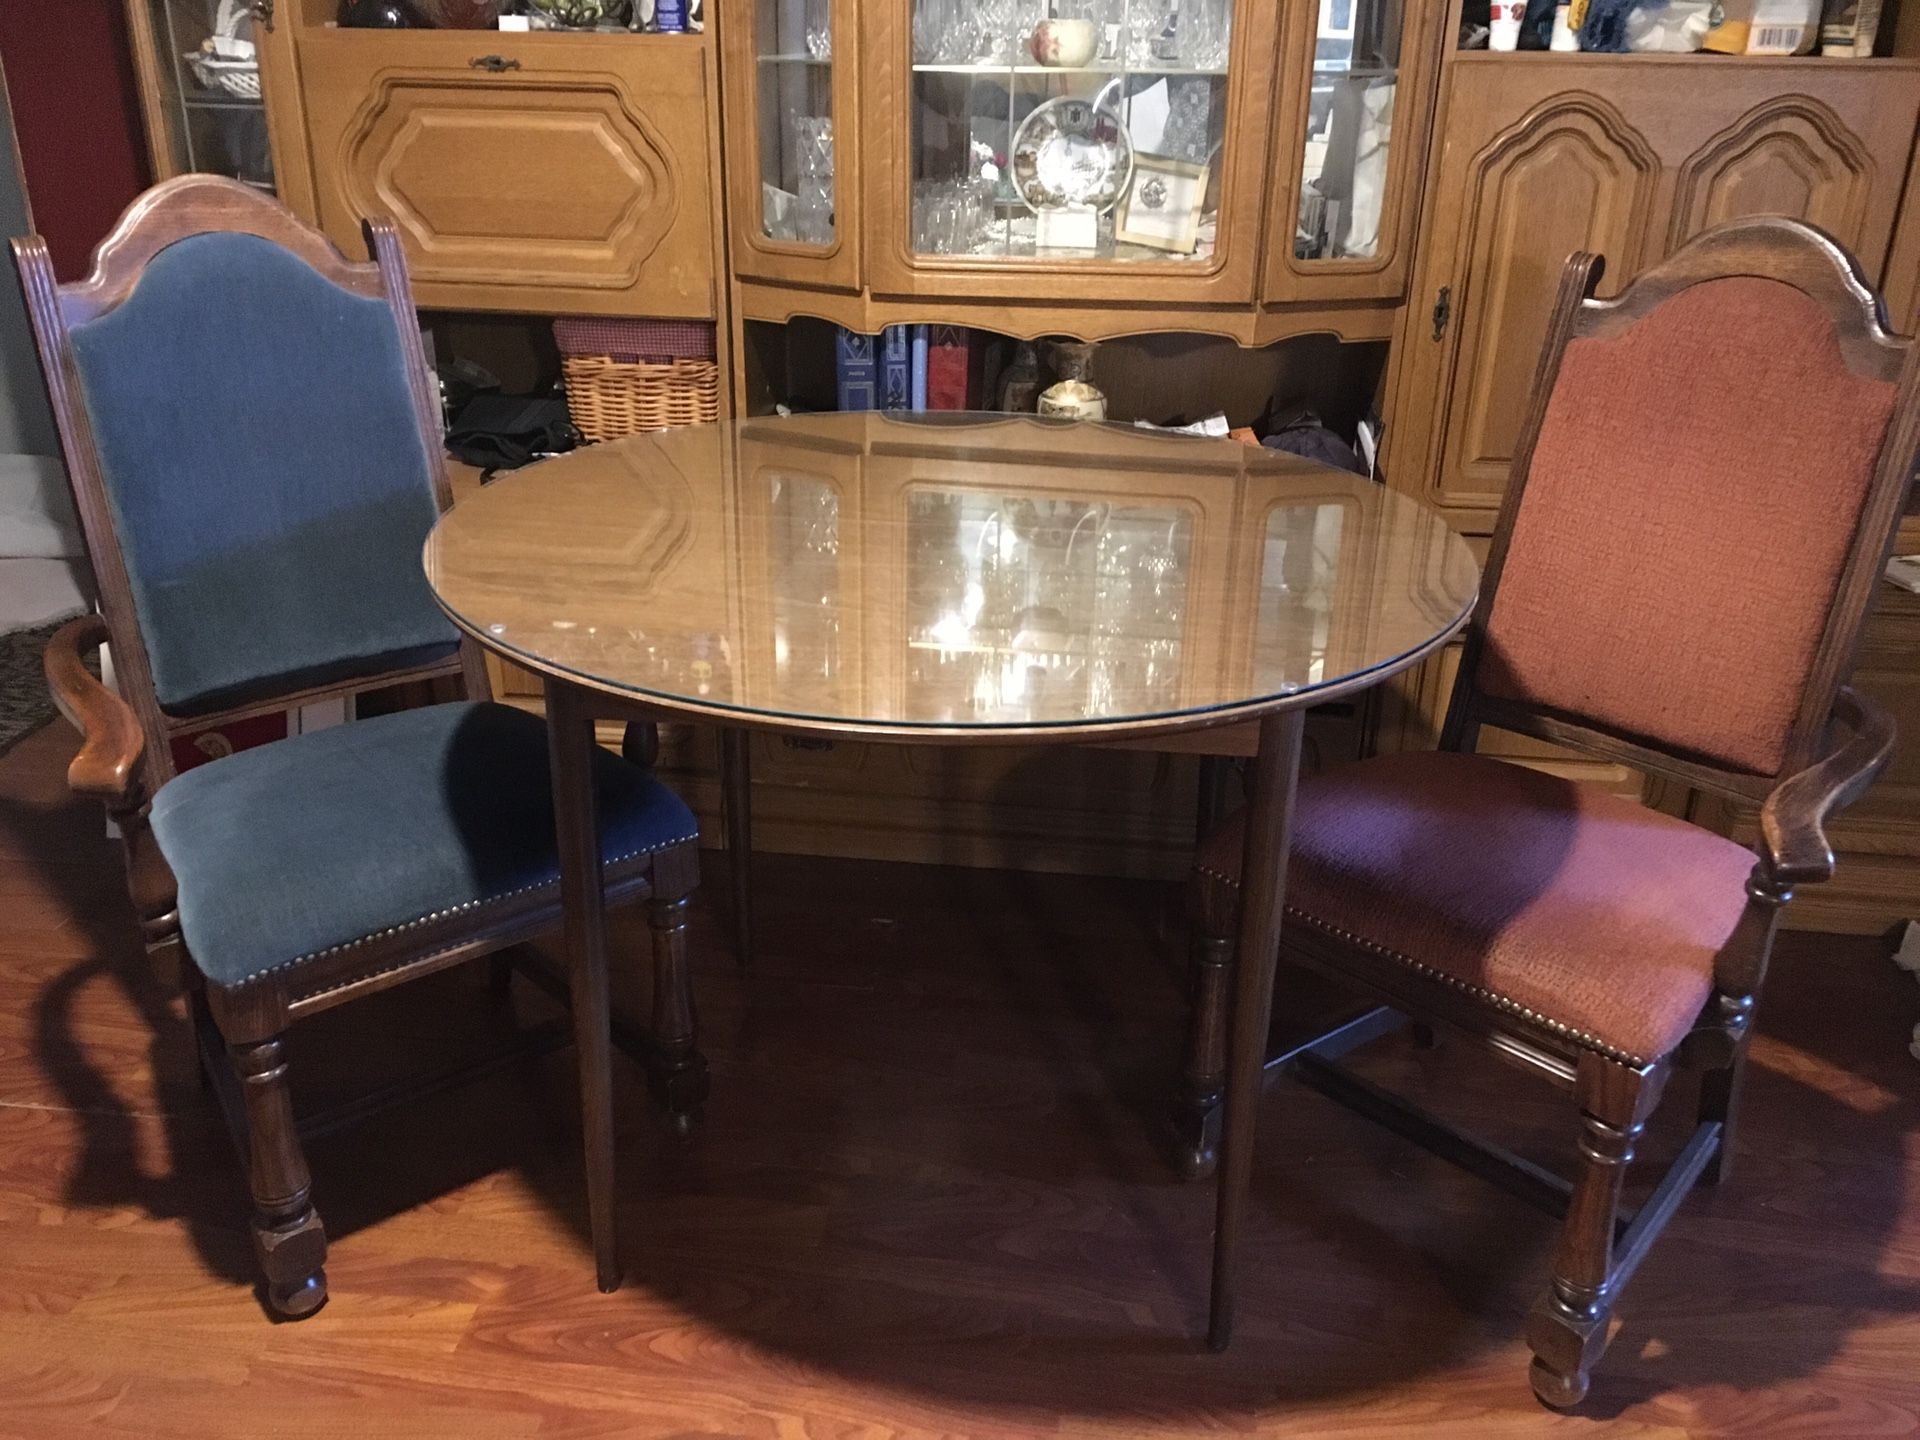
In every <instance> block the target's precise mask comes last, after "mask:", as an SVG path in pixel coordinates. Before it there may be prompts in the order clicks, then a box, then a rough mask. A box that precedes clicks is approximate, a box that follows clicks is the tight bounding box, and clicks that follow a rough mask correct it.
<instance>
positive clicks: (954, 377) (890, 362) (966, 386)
mask: <svg viewBox="0 0 1920 1440" xmlns="http://www.w3.org/2000/svg"><path fill="white" fill-rule="evenodd" d="M988 340H989V337H988V336H987V335H985V334H983V333H982V332H980V331H977V330H972V329H969V328H968V327H966V326H964V325H889V326H887V328H886V329H885V330H882V331H881V332H880V333H879V334H878V335H860V334H856V333H855V332H853V331H851V330H847V329H842V330H840V332H839V334H838V336H837V343H836V344H835V346H834V365H835V372H836V377H837V379H838V381H839V386H838V389H839V405H840V408H841V409H842V410H906V411H913V410H982V409H986V408H988V406H989V404H990V401H989V399H988V396H987V393H986V389H987V387H986V368H987V366H986V359H987V343H988Z"/></svg>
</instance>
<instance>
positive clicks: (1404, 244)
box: [1261, 0, 1455, 304]
mask: <svg viewBox="0 0 1920 1440" xmlns="http://www.w3.org/2000/svg"><path fill="white" fill-rule="evenodd" d="M1454 19H1455V16H1454V14H1453V12H1452V8H1451V7H1450V6H1447V5H1444V4H1440V3H1438V0H1404V3H1403V0H1357V3H1356V0H1311V3H1307V4H1304V5H1299V6H1291V7H1283V19H1282V23H1283V25H1284V26H1285V27H1286V28H1285V31H1284V33H1283V36H1282V41H1281V50H1280V67H1281V69H1280V73H1281V84H1280V86H1279V87H1278V88H1279V94H1280V96H1281V98H1280V99H1279V100H1277V101H1276V104H1275V117H1274V118H1275V128H1274V140H1275V143H1274V168H1273V179H1272V182H1271V184H1270V185H1269V187H1268V196H1267V203H1268V207H1269V208H1268V215H1267V256H1266V265H1265V275H1264V280H1263V289H1262V293H1261V299H1262V300H1263V301H1265V302H1266V303H1268V304H1281V303H1288V302H1297V301H1301V300H1350V299H1351V300H1368V299H1381V300H1386V299H1395V298H1398V297H1399V296H1400V295H1402V294H1404V293H1405V292H1406V286H1407V257H1408V255H1409V254H1410V252H1411V251H1412V249H1413V225H1414V216H1415V214H1416V213H1417V209H1418V202H1419V191H1420V180H1421V176H1422V174H1423V173H1424V170H1425V162H1426V149H1427V120H1428V116H1429V115H1430V113H1431V111H1432V109H1433V94H1434V88H1435V85H1436V83H1437V81H1438V70H1439V61H1440V52H1441V43H1442V36H1441V33H1440V32H1441V31H1442V30H1448V31H1450V30H1451V27H1452V25H1453V21H1454ZM1447 43H1449V44H1450V43H1451V38H1450V36H1449V38H1448V40H1447Z"/></svg>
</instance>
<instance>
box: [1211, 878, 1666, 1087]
mask: <svg viewBox="0 0 1920 1440" xmlns="http://www.w3.org/2000/svg"><path fill="white" fill-rule="evenodd" d="M1193 868H1194V871H1195V873H1196V874H1200V875H1204V876H1206V877H1207V878H1208V879H1210V880H1215V881H1218V882H1219V883H1220V884H1222V885H1225V886H1226V887H1227V888H1228V889H1230V890H1236V891H1237V890H1238V889H1239V888H1240V881H1239V879H1238V878H1236V877H1235V876H1231V875H1226V874H1222V873H1221V872H1220V871H1218V870H1215V869H1213V868H1212V867H1211V866H1207V865H1195V866H1194V867H1193ZM1283 908H1284V911H1285V913H1286V914H1287V915H1288V916H1290V917H1292V918H1293V919H1295V920H1299V921H1302V922H1304V923H1305V924H1307V925H1311V926H1312V927H1313V928H1314V929H1316V930H1318V931H1320V932H1321V933H1322V934H1324V935H1331V936H1333V937H1334V938H1335V939H1338V940H1344V941H1346V942H1347V943H1348V944H1349V945H1353V946H1356V947H1358V948H1359V949H1362V950H1365V951H1368V952H1370V953H1371V954H1374V955H1379V956H1381V957H1383V958H1385V959H1388V960H1391V961H1393V962H1394V963H1395V964H1397V965H1404V966H1406V968H1407V969H1409V970H1411V971H1413V972H1414V973H1415V974H1417V975H1419V976H1421V977H1422V978H1424V979H1427V980H1434V981H1438V982H1439V983H1440V984H1442V985H1445V986H1448V987H1449V988H1450V989H1454V990H1458V991H1459V992H1460V993H1461V994H1463V995H1468V996H1471V997H1472V998H1473V999H1475V1000H1479V1001H1482V1002H1483V1003H1485V1004H1488V1005H1491V1006H1493V1007H1494V1008H1495V1009H1496V1010H1500V1011H1504V1012H1505V1013H1506V1014H1509V1015H1518V1016H1519V1017H1520V1018H1521V1019H1523V1020H1528V1021H1531V1022H1532V1023H1533V1024H1535V1025H1538V1026H1540V1027H1541V1028H1542V1029H1545V1030H1551V1031H1552V1032H1553V1033H1554V1034H1556V1035H1559V1036H1561V1037H1562V1038H1563V1039H1567V1040H1571V1041H1573V1042H1574V1043H1575V1044H1577V1045H1582V1046H1585V1047H1586V1048H1587V1049H1589V1050H1591V1051H1593V1052H1594V1053H1595V1054H1596V1055H1601V1056H1604V1057H1605V1058H1606V1059H1608V1060H1612V1061H1615V1062H1616V1063H1618V1064H1621V1065H1631V1066H1632V1067H1633V1068H1634V1069H1636V1070H1640V1069H1644V1068H1646V1067H1647V1066H1648V1065H1650V1064H1652V1063H1653V1062H1652V1061H1650V1060H1642V1059H1640V1058H1639V1057H1638V1056H1636V1055H1630V1054H1628V1053H1627V1052H1626V1051H1625V1050H1621V1049H1618V1048H1617V1047H1615V1046H1612V1045H1609V1044H1607V1043H1606V1042H1605V1041H1604V1040H1601V1039H1600V1038H1599V1037H1598V1036H1595V1035H1590V1034H1588V1033H1587V1032H1586V1031H1585V1030H1576V1029H1574V1028H1573V1026H1571V1025H1567V1024H1564V1023H1562V1022H1561V1021H1559V1020H1553V1019H1549V1018H1548V1017H1547V1016H1545V1015H1542V1014H1541V1013H1540V1012H1539V1011H1538V1010H1530V1009H1528V1008H1527V1007H1526V1006H1525V1005H1522V1004H1520V1003H1519V1002H1518V1001H1514V1000H1509V999H1508V998H1507V997H1506V996H1504V995H1501V994H1499V993H1497V992H1495V991H1492V990H1488V989H1486V988H1485V987H1484V986H1480V985H1474V984H1471V983H1470V982H1468V981H1465V980H1462V979H1461V978H1460V977H1459V976H1457V975H1449V974H1448V973H1447V972H1446V971H1444V970H1436V969H1434V967H1433V966H1431V965H1425V964H1422V963H1421V962H1420V961H1418V960H1415V959H1414V958H1413V957H1412V956H1410V955H1403V954H1401V953H1400V952H1399V951H1398V950H1393V949H1390V948H1388V947H1387V946H1385V945H1381V944H1378V943H1377V942H1375V941H1372V940H1369V939H1367V938H1366V937H1365V936H1361V935H1355V934H1354V933H1353V932H1352V931H1350V930H1343V929H1341V928H1340V927H1339V926H1338V925H1329V924H1328V923H1327V922H1326V921H1324V920H1322V919H1320V918H1319V917H1318V916H1316V915H1310V914H1308V913H1307V912H1306V911H1304V910H1302V909H1300V908H1299V907H1298V906H1295V905H1287V906H1285V907H1283Z"/></svg>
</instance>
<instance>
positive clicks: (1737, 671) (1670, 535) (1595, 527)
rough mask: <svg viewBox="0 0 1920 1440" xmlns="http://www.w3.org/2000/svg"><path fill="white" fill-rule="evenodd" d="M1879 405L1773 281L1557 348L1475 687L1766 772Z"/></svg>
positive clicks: (1885, 387) (1709, 287)
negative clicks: (1556, 370)
mask: <svg viewBox="0 0 1920 1440" xmlns="http://www.w3.org/2000/svg"><path fill="white" fill-rule="evenodd" d="M1893 401H1894V387H1893V386H1892V385H1890V384H1885V383H1882V382H1880V381H1875V380H1868V379H1862V378H1860V377H1859V376H1856V375H1854V374H1853V373H1852V372H1851V371H1849V370H1848V369H1847V367H1846V364H1845V361H1844V359H1843V358H1842V356H1841V353H1840V348H1839V345H1838V343H1837V341H1836V339H1835V336H1834V331H1833V325H1832V322H1831V321H1830V320H1829V319H1828V318H1827V314H1826V312H1825V310H1823V309H1822V308H1821V307H1820V306H1819V305H1818V304H1816V303H1815V302H1814V301H1813V300H1811V299H1809V298H1808V297H1807V296H1806V295H1804V294H1802V293H1801V292H1800V291H1798V290H1796V289H1794V288H1793V287H1792V286H1789V285H1785V284H1782V283H1780V282H1778V281H1774V280H1763V279H1758V278H1753V277H1740V278H1734V279H1724V280H1712V281H1707V282H1705V283H1703V284H1699V285H1695V286H1693V287H1692V288H1690V289H1688V290H1686V291H1683V292H1682V293H1680V294H1679V295H1676V296H1674V297H1673V298H1672V299H1670V300H1668V301H1667V302H1666V303H1665V304H1663V305H1661V306H1660V307H1659V308H1658V309H1657V310H1655V311H1654V312H1653V313H1652V314H1650V315H1648V316H1647V317H1645V318H1644V319H1643V320H1641V321H1640V322H1639V323H1638V324H1636V325H1635V326H1633V327H1632V329H1630V330H1628V331H1626V332H1625V333H1623V334H1620V335H1617V336H1612V337H1609V338H1605V339H1600V338H1587V339H1577V340H1574V341H1573V342H1572V343H1571V344H1570V345H1569V346H1568V347H1567V352H1566V360H1565V363H1564V364H1563V366H1562V367H1561V371H1560V377H1559V380H1558V383H1557V384H1556V385H1555V387H1554V391H1553V398H1552V400H1551V402H1550V404H1549V406H1548V409H1547V416H1546V421H1545V423H1544V425H1543V426H1542V427H1541V431H1540V439H1539V444H1538V446H1537V448H1536V450H1535V453H1534V459H1533V468H1532V473H1531V475H1530V477H1529V479H1528V481H1527V488H1526V494H1525V498H1524V500H1523V501H1522V503H1521V507H1520V513H1519V515H1518V517H1517V519H1516V522H1515V526H1514V531H1513V539H1512V544H1511V548H1510V550H1509V552H1508V555H1507V563H1506V568H1505V570H1504V572H1503V573H1502V575H1501V577H1500V583H1499V589H1498V592H1497V593H1496V595H1495V598H1494V603H1493V609H1492V611H1491V612H1490V614H1489V617H1488V646H1487V651H1486V658H1485V664H1484V668H1483V669H1482V671H1481V675H1480V683H1481V685H1482V687H1483V688H1484V689H1485V691H1486V692H1487V693H1488V694H1490V695H1494V696H1500V697H1505V698H1508V699H1515V700H1522V701H1526V702H1529V703H1532V704H1536V705H1540V706H1543V707H1546V708H1548V709H1551V710H1555V711H1559V712H1562V713H1565V714H1568V715H1571V716H1576V717H1580V718H1583V719H1586V720H1589V721H1591V722H1593V723H1596V724H1598V725H1600V726H1603V727H1605V728H1607V729H1610V730H1613V731H1616V732H1619V733H1623V734H1626V735H1630V736H1635V737H1638V738H1641V739H1644V740H1648V741H1651V742H1653V743H1654V744H1657V745H1660V746H1664V747H1667V748H1671V749H1675V750H1679V751H1682V752H1685V753H1687V754H1689V755H1692V756H1695V757H1699V758H1702V759H1706V760H1709V761H1713V762H1717V763H1719V764H1722V765H1726V766H1729V767H1732V768H1735V769H1740V770H1745V771H1750V772H1752V773H1755V774H1761V775H1771V774H1775V773H1777V772H1778V770H1779V768H1780V765H1781V761H1782V758H1783V755H1784V753H1785V745H1786V737H1787V732H1788V731H1789V729H1790V728H1791V726H1792V724H1793V720H1794V717H1795V715H1796V713H1797V711H1798V709H1799V706H1800V702H1801V696H1802V692H1803V690H1804V689H1805V686H1806V680H1807V675H1808V672H1809V670H1810V669H1811V666H1812V660H1813V654H1814V650H1815V648H1816V647H1817V645H1818V643H1819V639H1820V635H1821V631H1822V629H1823V627H1824V626H1825V623H1826V618H1827V613H1828V611H1829V609H1830V608H1831V605H1832V601H1833V597H1834V593H1835V590H1836V587H1837V584H1838V579H1839V575H1840V571H1841V568H1842V566H1843V564H1844V563H1845V560H1846V557H1847V553H1848V551H1849V548H1850V546H1851V544H1852V541H1853V535H1854V531H1855V529H1856V527H1857V525H1858V522H1859V517H1860V508H1861V504H1862V502H1863V500H1864V497H1865V494H1866V491H1867V487H1868V483H1869V481H1870V480H1871V478H1872V472H1873V466H1874V462H1875V460H1876V458H1877V456H1878V454H1879V450H1880V443H1881V439H1882V437H1883V435H1884V434H1885V432H1886V428H1887V422H1888V418H1889V416H1890V415H1891V413H1892V409H1893Z"/></svg>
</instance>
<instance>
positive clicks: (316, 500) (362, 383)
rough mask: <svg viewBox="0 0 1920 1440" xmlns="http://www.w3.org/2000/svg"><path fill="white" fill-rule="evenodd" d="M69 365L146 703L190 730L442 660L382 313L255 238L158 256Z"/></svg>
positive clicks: (420, 461) (204, 239) (419, 502)
mask: <svg viewBox="0 0 1920 1440" xmlns="http://www.w3.org/2000/svg"><path fill="white" fill-rule="evenodd" d="M73 355H74V361H75V364H76V366H77V368H78V369H79V372H80V378H81V382H82V389H83V391H84V395H85V400H86V407H87V414H88V416H89V418H90V419H91V421H92V423H93V432H94V438H95V441H96V443H97V446H98V450H99V456H100V465H101V469H102V471H103V472H104V474H105V479H106V489H107V494H108V498H109V500H110V502H111V505H112V509H113V514H114V526H115V529H116V530H117V531H118V534H119V540H120V548H121V551H122V553H123V555H124V556H125V558H126V564H127V570H128V573H129V576H130V578H131V580H132V587H133V599H134V608H135V610H136V612H137V613H138V615H139V619H140V628H141V633H142V635H143V637H144V639H145V641H146V645H147V653H148V657H149V658H150V660H151V661H152V664H153V679H154V689H155V691H156V692H157V694H158V696H159V700H160V704H161V706H162V707H163V708H164V709H166V710H167V711H169V712H171V713H173V714H176V715H195V714H204V713H206V712H208V711H211V710H218V709H221V708H224V707H226V706H229V705H233V704H238V703H241V702H243V701H247V700H252V699H257V698H266V697H271V696H274V695H278V694H284V693H286V692H288V691H291V690H297V689H301V688H303V687H306V686H309V685H320V684H326V683H330V682H332V681H336V680H341V679H346V678H349V677H351V676H354V675H360V674H370V673H377V672H379V671H381V670H386V669H392V668H396V667H399V666H403V665H411V664H418V663H424V662H426V661H429V660H433V659H437V658H440V657H442V656H445V655H448V654H451V653H452V652H453V649H454V644H455V640H456V638H457V637H456V635H455V632H454V630H453V627H452V626H451V625H450V624H448V622H447V620H446V618H445V616H443V615H442V614H441V613H440V609H439V607H438V606H437V605H435V604H434V601H433V596H432V594H431V593H430V592H429V591H428V589H427V583H426V577H425V575H424V573H423V572H422V570H421V567H420V547H421V545H422V544H423V543H424V542H425V540H426V536H427V531H428V530H429V529H431V528H432V526H433V522H434V520H435V518H436V516H437V513H438V511H437V508H436V506H435V503H434V497H433V489H432V481H431V472H430V470H429V462H428V457H427V454H426V450H425V447H424V446H423V445H422V444H421V439H420V431H419V427H418V424H417V422H416V420H415V416H414V409H413V398H412V394H411V391H410V389H409V387H408V382H407V374H406V366H405V360H404V352H403V351H402V349H401V340H400V334H399V331H398V330H397V329H396V327H395V325H394V322H393V315H392V313H391V312H390V311H389V310H388V308H387V305H386V302H385V301H383V300H374V299H368V298H365V297H363V296H359V295H354V294H352V293H350V292H348V291H345V290H342V289H340V288H339V287H338V286H337V285H334V284H333V283H332V282H330V281H328V280H327V279H325V278H324V277H322V276H321V275H319V274H318V273H316V272H315V271H314V270H313V269H312V268H311V267H309V266H308V265H307V264H306V263H305V262H304V261H302V260H300V259H298V258H297V257H295V256H293V255H290V254H288V253H287V252H286V251H284V250H282V249H280V248H279V247H278V246H277V245H273V244H271V243H270V242H268V241H266V240H262V239H260V238H258V237H257V236H253V235H236V234H225V233H212V234H205V235H195V236H191V237H189V238H188V239H185V240H182V241H179V242H178V243H177V244H174V245H171V246H169V247H168V248H167V249H165V250H163V251H161V252H160V254H159V255H157V256H156V257H155V258H154V260H153V262H152V263H151V264H150V265H148V266H147V269H146V273H145V274H144V275H143V276H142V277H141V279H140V283H139V285H138V286H137V287H136V288H135V290H134V292H133V294H132V295H130V296H129V297H128V298H127V299H126V300H125V301H124V302H123V303H122V304H120V305H119V306H118V307H117V308H115V309H113V310H111V311H109V312H108V313H107V314H105V315H103V316H101V317H100V318H99V319H97V320H93V321H90V322H88V323H87V324H84V325H80V326H77V327H75V329H74V331H73Z"/></svg>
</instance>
